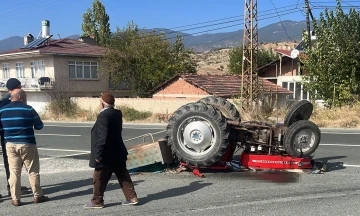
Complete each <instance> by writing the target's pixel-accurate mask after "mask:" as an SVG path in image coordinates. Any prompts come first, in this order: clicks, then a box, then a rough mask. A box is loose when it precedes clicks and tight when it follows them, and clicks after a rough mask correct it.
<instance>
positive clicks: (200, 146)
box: [177, 116, 217, 156]
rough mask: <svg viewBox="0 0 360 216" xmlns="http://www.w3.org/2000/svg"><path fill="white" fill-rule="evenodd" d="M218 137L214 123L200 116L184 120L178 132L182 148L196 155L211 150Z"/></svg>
mask: <svg viewBox="0 0 360 216" xmlns="http://www.w3.org/2000/svg"><path fill="white" fill-rule="evenodd" d="M216 137H217V135H216V132H215V130H214V128H213V126H212V124H211V123H210V122H209V121H208V120H206V119H205V118H203V117H199V116H197V117H191V118H188V119H186V120H184V121H183V122H182V123H181V125H180V127H179V130H178V132H177V139H178V143H179V145H180V147H181V149H182V150H184V151H185V152H187V153H188V154H191V155H194V156H201V155H204V154H207V153H208V152H209V151H211V150H212V149H213V148H214V144H215V141H216Z"/></svg>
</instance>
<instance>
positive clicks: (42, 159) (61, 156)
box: [0, 152, 89, 166]
mask: <svg viewBox="0 0 360 216" xmlns="http://www.w3.org/2000/svg"><path fill="white" fill-rule="evenodd" d="M85 154H89V152H83V153H78V154H70V155H59V156H55V157H48V158H40V159H39V160H40V161H44V160H52V159H57V158H63V157H72V156H78V155H85ZM0 166H4V164H0Z"/></svg>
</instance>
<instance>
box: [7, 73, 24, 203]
mask: <svg viewBox="0 0 360 216" xmlns="http://www.w3.org/2000/svg"><path fill="white" fill-rule="evenodd" d="M6 88H7V89H8V91H9V92H8V93H7V94H5V95H4V97H3V98H2V99H1V101H0V108H1V107H3V106H5V105H8V104H9V103H10V102H11V100H10V96H11V92H12V91H14V90H15V89H21V82H20V80H18V79H16V78H10V79H8V81H7V82H6ZM0 141H1V149H2V154H3V160H4V167H5V173H6V180H7V181H6V182H7V190H8V196H10V185H9V178H10V171H9V162H8V157H7V154H6V148H5V140H4V131H2V130H1V131H0ZM21 190H22V194H27V193H28V192H27V190H28V188H26V187H21ZM1 197H2V196H1V194H0V198H1Z"/></svg>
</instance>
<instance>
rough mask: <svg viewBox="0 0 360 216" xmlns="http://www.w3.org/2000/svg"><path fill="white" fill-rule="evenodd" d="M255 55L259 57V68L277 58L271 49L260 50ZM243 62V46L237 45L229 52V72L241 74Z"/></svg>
mask: <svg viewBox="0 0 360 216" xmlns="http://www.w3.org/2000/svg"><path fill="white" fill-rule="evenodd" d="M255 57H257V61H258V64H257V66H258V68H259V67H261V66H263V65H266V64H268V63H270V62H272V61H274V60H276V59H277V56H276V55H275V54H274V53H273V52H271V51H265V50H258V52H256V53H255ZM242 63H243V48H242V47H235V48H233V49H231V50H230V52H229V64H228V68H229V73H230V74H241V72H242Z"/></svg>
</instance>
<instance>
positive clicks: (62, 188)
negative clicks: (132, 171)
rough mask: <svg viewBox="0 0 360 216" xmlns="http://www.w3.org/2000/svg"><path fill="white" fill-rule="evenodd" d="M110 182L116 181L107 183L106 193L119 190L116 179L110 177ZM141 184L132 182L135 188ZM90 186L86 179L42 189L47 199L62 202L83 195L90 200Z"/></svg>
mask: <svg viewBox="0 0 360 216" xmlns="http://www.w3.org/2000/svg"><path fill="white" fill-rule="evenodd" d="M111 180H116V181H115V182H114V183H111V182H109V184H108V186H107V187H106V191H112V190H121V188H120V185H119V183H118V182H117V179H116V177H115V176H112V177H111ZM141 182H144V180H138V181H134V185H135V186H136V185H137V184H139V183H141ZM92 184H93V179H92V178H88V179H83V180H78V181H71V182H64V183H60V184H53V185H45V186H42V187H43V190H44V194H45V195H49V198H50V199H51V200H62V199H67V198H72V197H76V196H84V195H89V197H90V198H91V196H92V193H93V188H92ZM86 186H87V187H88V189H86V190H80V191H76V192H70V193H67V194H62V195H58V196H51V194H54V193H57V192H61V191H67V190H75V189H77V188H81V187H86ZM106 191H105V192H106ZM121 193H122V191H121ZM90 198H89V199H90Z"/></svg>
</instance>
